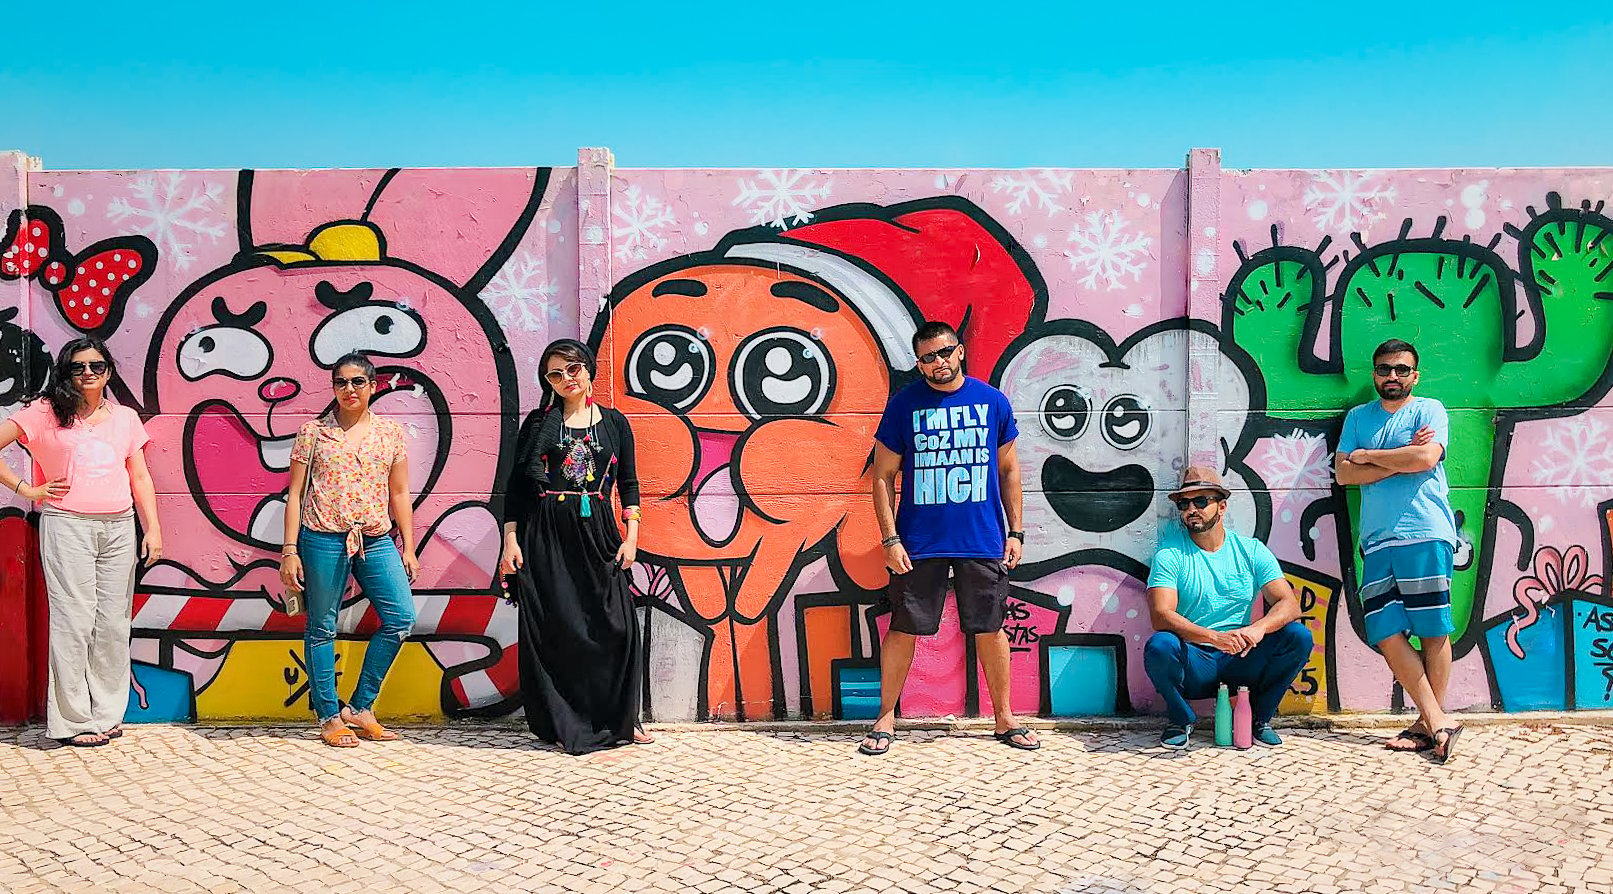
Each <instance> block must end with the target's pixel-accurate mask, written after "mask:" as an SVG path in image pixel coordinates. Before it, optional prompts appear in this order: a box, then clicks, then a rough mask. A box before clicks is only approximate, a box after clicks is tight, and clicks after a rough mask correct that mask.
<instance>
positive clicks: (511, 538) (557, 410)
mask: <svg viewBox="0 0 1613 894" xmlns="http://www.w3.org/2000/svg"><path fill="white" fill-rule="evenodd" d="M539 368H540V369H541V370H542V371H543V379H542V381H543V392H544V401H543V406H541V407H540V408H539V409H537V410H534V411H532V412H531V413H530V414H528V416H527V417H526V421H525V422H523V423H522V424H521V435H520V438H519V440H518V442H517V445H516V450H515V468H514V469H513V470H512V472H511V475H510V486H509V488H508V491H507V493H506V496H505V510H504V555H503V558H502V560H501V561H500V563H499V573H500V574H501V575H503V576H504V577H505V585H506V586H508V579H509V578H511V577H513V578H514V579H515V587H514V598H515V601H516V605H517V606H518V608H519V609H520V618H521V642H520V646H519V648H520V650H521V651H520V657H521V699H522V702H523V703H524V704H525V707H526V722H527V726H528V727H530V728H531V729H532V734H533V735H535V736H537V737H538V738H539V739H542V740H543V741H545V742H551V743H554V744H557V745H559V746H560V747H561V748H562V749H564V750H565V751H567V752H569V753H571V754H585V753H587V752H590V751H598V750H600V749H602V748H611V747H613V746H616V745H626V744H628V743H630V742H631V743H640V744H642V743H647V742H650V741H652V739H651V738H650V736H649V735H648V734H646V733H645V732H644V731H643V729H642V728H640V727H639V724H638V716H639V692H640V687H641V686H642V685H643V678H644V657H643V649H642V643H641V641H640V639H639V632H638V618H637V616H636V615H634V613H633V601H632V596H631V594H630V593H629V592H628V588H627V584H628V569H629V568H631V567H632V566H633V560H634V558H635V557H636V555H637V553H638V527H639V489H638V471H637V470H636V469H635V467H634V464H633V429H632V428H631V427H629V425H628V424H627V417H626V416H623V415H622V414H621V413H620V412H618V411H616V410H614V409H612V408H610V407H602V406H600V405H598V404H596V403H594V400H593V377H594V355H593V352H592V351H590V350H588V347H587V346H586V345H584V344H583V343H582V342H579V341H576V340H574V339H569V338H565V339H560V340H559V341H556V342H554V343H552V344H550V345H549V346H548V347H547V348H544V349H543V355H542V357H541V359H540V361H539ZM612 489H614V490H615V491H616V492H617V493H618V494H619V496H620V498H621V505H622V510H621V513H620V518H621V519H622V521H623V522H624V523H625V525H626V528H627V536H626V538H625V539H624V538H623V536H622V533H621V531H620V530H619V529H618V528H617V525H616V519H617V517H618V516H617V513H615V512H613V511H612V509H611V491H612Z"/></svg>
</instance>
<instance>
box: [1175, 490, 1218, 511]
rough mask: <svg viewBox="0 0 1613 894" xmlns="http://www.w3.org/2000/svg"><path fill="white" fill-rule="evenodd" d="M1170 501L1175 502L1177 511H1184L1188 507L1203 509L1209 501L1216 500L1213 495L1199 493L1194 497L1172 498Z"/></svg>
mask: <svg viewBox="0 0 1613 894" xmlns="http://www.w3.org/2000/svg"><path fill="white" fill-rule="evenodd" d="M1171 502H1172V503H1175V504H1176V511H1177V512H1186V511H1187V510H1188V507H1192V508H1194V509H1203V508H1204V507H1206V506H1208V505H1210V504H1211V503H1214V502H1216V500H1215V498H1214V497H1208V496H1205V495H1204V494H1199V495H1198V496H1196V497H1182V498H1181V499H1179V500H1172V501H1171Z"/></svg>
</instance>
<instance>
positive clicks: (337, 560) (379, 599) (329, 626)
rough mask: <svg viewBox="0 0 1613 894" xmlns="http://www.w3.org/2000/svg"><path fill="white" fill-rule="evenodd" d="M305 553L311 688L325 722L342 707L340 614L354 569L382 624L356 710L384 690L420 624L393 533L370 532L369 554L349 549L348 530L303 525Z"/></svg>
mask: <svg viewBox="0 0 1613 894" xmlns="http://www.w3.org/2000/svg"><path fill="white" fill-rule="evenodd" d="M297 552H298V554H299V555H300V556H301V557H302V575H303V598H304V599H305V600H306V601H307V603H308V627H307V629H306V630H305V631H304V633H303V651H304V653H305V655H306V660H307V662H308V680H309V686H308V692H309V698H311V699H312V700H313V703H314V713H315V714H316V715H318V716H319V720H320V722H321V723H323V722H325V721H326V720H329V719H331V718H332V717H335V716H336V715H337V714H339V713H341V702H339V701H338V700H337V698H336V616H337V613H338V612H339V611H340V610H341V607H342V591H343V590H345V589H346V588H347V575H348V572H349V571H351V572H352V574H353V579H354V580H356V581H358V585H359V589H361V590H362V591H363V592H364V596H365V598H367V599H369V600H370V604H371V605H373V606H375V613H376V614H377V615H378V616H380V618H381V629H379V630H377V631H376V632H375V635H374V636H372V637H370V645H369V648H367V649H365V650H364V668H363V670H362V671H361V672H360V673H359V676H358V685H357V686H355V687H353V699H352V701H351V702H349V704H350V705H352V707H353V710H355V711H368V710H370V709H371V708H373V707H374V706H375V698H376V696H378V695H380V694H381V681H382V680H384V679H386V672H387V670H388V669H390V668H391V667H392V662H393V661H394V660H396V659H397V657H398V650H400V649H402V648H403V641H404V640H405V639H408V637H409V631H410V630H412V629H414V619H415V612H414V594H413V593H412V592H410V590H409V576H408V574H406V573H404V570H403V559H402V558H401V557H400V556H399V555H398V548H397V546H396V545H395V544H394V543H393V542H392V538H391V537H386V536H382V537H365V538H364V554H363V556H353V557H352V558H351V560H349V558H348V555H347V535H345V534H328V533H325V532H324V531H310V530H308V529H307V528H303V529H302V530H301V531H300V532H298V534H297Z"/></svg>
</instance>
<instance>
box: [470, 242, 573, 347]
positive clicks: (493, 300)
mask: <svg viewBox="0 0 1613 894" xmlns="http://www.w3.org/2000/svg"><path fill="white" fill-rule="evenodd" d="M559 293H560V287H559V286H558V285H555V284H554V283H551V282H549V280H548V277H546V276H545V275H544V270H543V258H541V257H539V256H538V255H535V254H533V253H531V252H527V251H524V252H521V253H520V254H519V255H516V256H515V257H514V258H512V259H510V261H509V263H506V264H505V265H504V269H502V270H500V271H499V272H498V274H497V275H496V276H494V277H493V278H492V280H490V281H489V282H488V283H487V287H486V288H484V289H482V303H483V304H486V305H487V306H488V308H489V309H491V310H492V311H493V316H494V317H496V318H497V319H498V322H499V325H500V326H502V327H504V329H505V330H506V331H510V330H519V331H523V332H537V331H539V330H547V329H548V328H549V327H550V326H552V325H553V324H554V323H555V322H557V321H558V320H559V317H560V313H561V310H562V308H561V306H560V302H559V301H556V300H554V299H555V296H556V295H558V294H559Z"/></svg>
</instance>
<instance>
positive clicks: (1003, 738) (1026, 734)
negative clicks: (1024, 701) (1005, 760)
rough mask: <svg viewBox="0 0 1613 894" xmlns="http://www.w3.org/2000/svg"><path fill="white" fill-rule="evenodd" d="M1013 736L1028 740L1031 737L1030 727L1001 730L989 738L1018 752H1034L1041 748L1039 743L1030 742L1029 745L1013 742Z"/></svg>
mask: <svg viewBox="0 0 1613 894" xmlns="http://www.w3.org/2000/svg"><path fill="white" fill-rule="evenodd" d="M1015 736H1018V737H1020V738H1022V739H1028V738H1030V736H1031V731H1030V727H1026V726H1021V727H1016V728H1014V729H1007V730H1003V731H1002V732H1000V733H992V734H991V737H992V738H993V739H996V740H997V741H999V742H1001V743H1003V744H1004V745H1007V746H1009V747H1010V748H1018V749H1019V750H1020V751H1035V750H1036V749H1038V748H1041V747H1042V743H1041V742H1032V743H1030V744H1029V745H1027V744H1025V743H1024V742H1015V741H1014V737H1015Z"/></svg>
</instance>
